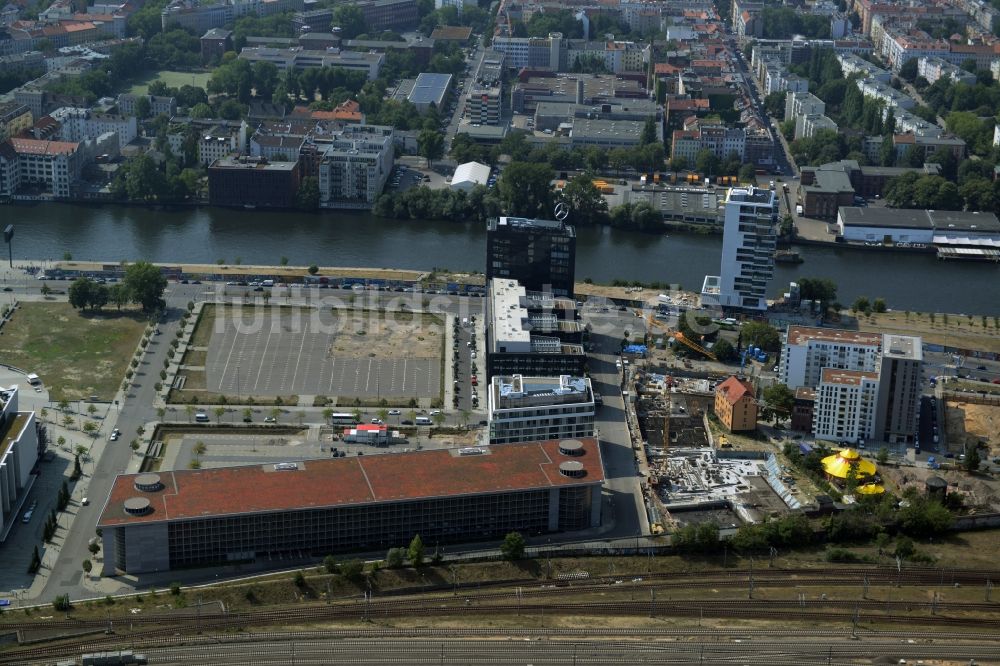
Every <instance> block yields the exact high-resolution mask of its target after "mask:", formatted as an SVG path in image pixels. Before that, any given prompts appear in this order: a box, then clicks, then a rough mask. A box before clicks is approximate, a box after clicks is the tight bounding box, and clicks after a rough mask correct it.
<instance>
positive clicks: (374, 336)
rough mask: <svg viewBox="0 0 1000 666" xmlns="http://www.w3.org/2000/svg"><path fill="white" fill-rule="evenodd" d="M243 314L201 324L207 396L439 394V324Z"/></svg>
mask: <svg viewBox="0 0 1000 666" xmlns="http://www.w3.org/2000/svg"><path fill="white" fill-rule="evenodd" d="M244 314H245V316H240V315H238V314H236V313H235V312H234V311H231V310H223V311H221V312H219V313H217V315H216V316H215V317H214V318H209V319H210V320H211V323H209V319H207V320H206V321H205V324H206V325H211V326H212V334H211V338H210V340H209V343H208V349H207V357H206V361H205V387H206V389H207V390H208V391H209V392H213V393H222V394H227V395H231V396H237V397H244V396H248V395H253V396H262V397H264V396H277V395H287V394H296V395H326V396H338V397H351V398H386V399H393V398H397V399H398V398H425V397H435V396H437V395H438V394H439V393H440V390H441V354H442V346H443V339H444V329H443V327H442V324H441V320H440V319H438V318H437V317H434V316H431V315H412V314H409V313H388V316H387V315H386V313H382V312H377V311H372V310H353V309H351V310H339V311H336V312H334V311H330V310H327V311H325V312H318V311H314V310H310V309H303V308H282V307H275V308H267V309H256V310H254V311H252V312H246V313H244ZM220 315H223V316H220Z"/></svg>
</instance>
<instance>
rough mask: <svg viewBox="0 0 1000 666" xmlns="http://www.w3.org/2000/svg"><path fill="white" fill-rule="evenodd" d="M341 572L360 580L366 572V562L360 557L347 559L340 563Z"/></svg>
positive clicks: (345, 575) (350, 578)
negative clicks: (359, 558)
mask: <svg viewBox="0 0 1000 666" xmlns="http://www.w3.org/2000/svg"><path fill="white" fill-rule="evenodd" d="M340 573H342V574H343V575H344V577H345V578H347V579H348V580H352V581H355V582H356V581H359V580H361V577H362V576H363V575H364V573H365V563H364V562H362V561H361V560H358V559H353V560H347V561H346V562H344V563H343V564H341V565H340Z"/></svg>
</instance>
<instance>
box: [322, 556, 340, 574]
mask: <svg viewBox="0 0 1000 666" xmlns="http://www.w3.org/2000/svg"><path fill="white" fill-rule="evenodd" d="M323 568H324V569H326V572H327V573H329V574H335V573H337V572H339V571H340V565H339V564H337V558H336V557H334V556H333V555H327V556H326V557H324V558H323Z"/></svg>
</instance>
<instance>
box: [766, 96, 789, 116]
mask: <svg viewBox="0 0 1000 666" xmlns="http://www.w3.org/2000/svg"><path fill="white" fill-rule="evenodd" d="M785 95H786V93H785V92H784V91H779V92H773V93H771V94H770V95H768V96H767V97H765V98H764V108H765V109H767V114H768V115H769V116H774V117H775V118H784V117H785Z"/></svg>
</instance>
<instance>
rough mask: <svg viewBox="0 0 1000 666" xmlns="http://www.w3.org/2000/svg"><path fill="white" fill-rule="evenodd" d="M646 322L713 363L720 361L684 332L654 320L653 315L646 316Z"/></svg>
mask: <svg viewBox="0 0 1000 666" xmlns="http://www.w3.org/2000/svg"><path fill="white" fill-rule="evenodd" d="M646 322H647V323H648V324H649V325H650V326H655V327H657V328H660V329H663V330H664V331H666V332H667V333H669V334H670V335H672V336H673V338H674V340H676V341H677V342H679V343H681V344H682V345H684V346H685V347H688V348H689V349H693V350H694V351H696V352H698V353H699V354H701V355H702V356H706V357H708V358H710V359H712V360H713V361H718V360H719V359H718V358H717V357H716V355H715V354H713V353H712V352H710V351H708V350H707V349H705V348H704V347H702V346H701V345H699V344H698V343H697V342H695V341H694V340H691V339H689V338H688V337H687V336H686V335H684V334H683V333H682V332H680V331H678V330H675V329H672V328H670V327H669V326H667V325H666V324H664V323H663V322H662V321H659V320H658V319H656V318H654V317H653V315H651V314H650V315H647V316H646Z"/></svg>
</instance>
